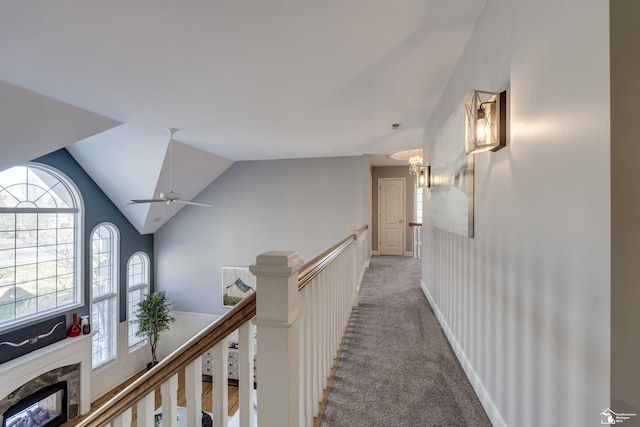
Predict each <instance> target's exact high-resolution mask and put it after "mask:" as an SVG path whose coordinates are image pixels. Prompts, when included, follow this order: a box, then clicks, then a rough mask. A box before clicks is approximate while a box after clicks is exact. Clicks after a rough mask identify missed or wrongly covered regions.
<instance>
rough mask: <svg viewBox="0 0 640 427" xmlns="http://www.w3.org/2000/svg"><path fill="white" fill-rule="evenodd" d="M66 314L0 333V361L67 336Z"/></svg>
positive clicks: (5, 360) (18, 355)
mask: <svg viewBox="0 0 640 427" xmlns="http://www.w3.org/2000/svg"><path fill="white" fill-rule="evenodd" d="M66 323H67V321H66V316H65V315H60V316H57V317H54V318H52V319H49V320H45V321H44V322H40V323H37V324H35V325H30V326H27V327H24V328H21V329H18V330H17V331H12V332H8V333H6V334H3V335H0V363H4V362H7V361H9V360H12V359H15V358H17V357H20V356H23V355H25V354H27V353H31V352H32V351H34V350H37V349H39V348H42V347H46V346H47V345H49V344H53V343H54V342H57V341H60V340H63V339H65V338H66V337H67V328H66V326H65V325H66Z"/></svg>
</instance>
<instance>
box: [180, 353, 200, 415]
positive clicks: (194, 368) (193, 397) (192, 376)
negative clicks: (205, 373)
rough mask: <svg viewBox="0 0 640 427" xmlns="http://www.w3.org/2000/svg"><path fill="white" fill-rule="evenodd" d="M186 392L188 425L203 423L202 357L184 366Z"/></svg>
mask: <svg viewBox="0 0 640 427" xmlns="http://www.w3.org/2000/svg"><path fill="white" fill-rule="evenodd" d="M184 394H185V400H186V401H187V409H186V412H187V425H189V426H200V425H202V357H197V358H196V359H195V360H193V361H192V362H191V363H189V364H188V365H187V366H185V368H184Z"/></svg>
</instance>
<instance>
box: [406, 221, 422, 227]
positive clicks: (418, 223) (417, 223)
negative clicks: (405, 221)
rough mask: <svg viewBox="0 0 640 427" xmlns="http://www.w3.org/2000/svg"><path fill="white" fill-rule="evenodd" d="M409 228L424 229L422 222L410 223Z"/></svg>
mask: <svg viewBox="0 0 640 427" xmlns="http://www.w3.org/2000/svg"><path fill="white" fill-rule="evenodd" d="M409 227H422V223H421V222H410V223H409Z"/></svg>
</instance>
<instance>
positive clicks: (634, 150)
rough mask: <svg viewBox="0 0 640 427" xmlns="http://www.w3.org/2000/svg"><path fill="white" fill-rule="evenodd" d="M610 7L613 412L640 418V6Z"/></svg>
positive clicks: (616, 1)
mask: <svg viewBox="0 0 640 427" xmlns="http://www.w3.org/2000/svg"><path fill="white" fill-rule="evenodd" d="M610 5H611V7H610V9H611V20H610V29H611V216H612V217H611V409H613V410H614V411H616V412H626V413H637V414H639V416H640V369H638V360H640V310H639V309H638V307H640V286H638V278H639V277H640V263H639V262H638V260H640V239H639V238H638V234H639V233H638V219H639V218H640V197H638V179H637V177H638V163H639V162H640V144H638V125H637V122H638V119H637V110H638V107H637V104H638V98H639V97H640V84H638V76H639V75H640V53H639V52H638V46H640V26H639V25H638V24H639V23H640V5H639V4H638V1H637V0H612V1H611V2H610ZM614 408H615V409H614ZM634 421H636V422H640V420H634ZM629 422H631V421H629Z"/></svg>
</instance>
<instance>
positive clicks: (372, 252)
mask: <svg viewBox="0 0 640 427" xmlns="http://www.w3.org/2000/svg"><path fill="white" fill-rule="evenodd" d="M371 255H372V256H378V255H380V254H379V253H378V251H371Z"/></svg>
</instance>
